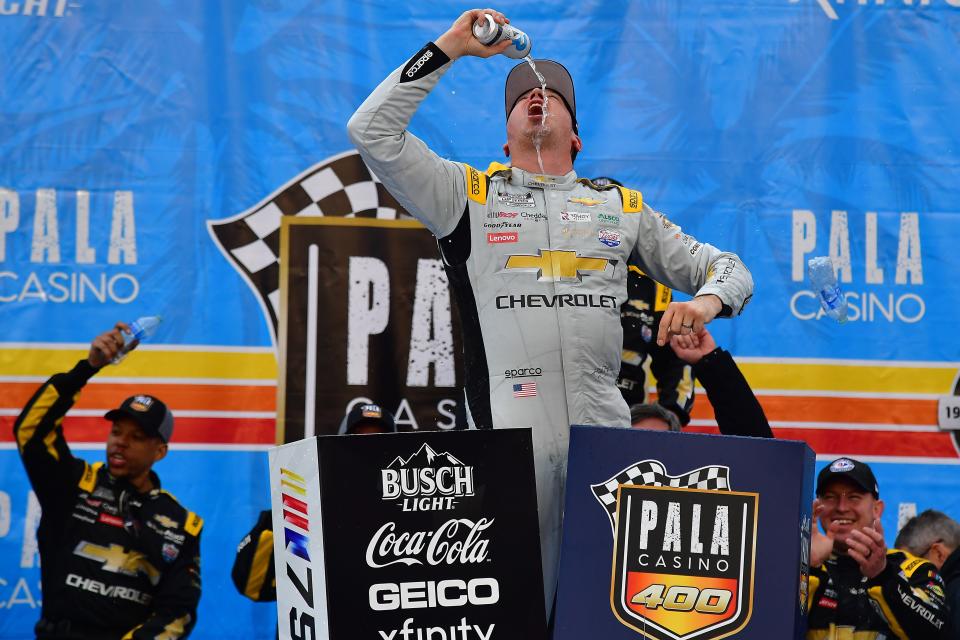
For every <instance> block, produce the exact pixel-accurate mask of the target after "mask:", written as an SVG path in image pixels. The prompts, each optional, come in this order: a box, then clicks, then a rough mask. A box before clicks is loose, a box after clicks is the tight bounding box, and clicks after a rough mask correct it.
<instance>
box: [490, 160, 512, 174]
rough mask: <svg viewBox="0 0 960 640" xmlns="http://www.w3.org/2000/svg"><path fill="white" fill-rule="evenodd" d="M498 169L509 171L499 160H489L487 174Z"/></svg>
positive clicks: (493, 172)
mask: <svg viewBox="0 0 960 640" xmlns="http://www.w3.org/2000/svg"><path fill="white" fill-rule="evenodd" d="M498 171H510V167H508V166H507V165H505V164H502V163H500V162H491V163H490V166H488V167H487V175H488V176H492V175H493V174H495V173H497V172H498Z"/></svg>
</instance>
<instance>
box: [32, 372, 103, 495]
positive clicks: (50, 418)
mask: <svg viewBox="0 0 960 640" xmlns="http://www.w3.org/2000/svg"><path fill="white" fill-rule="evenodd" d="M96 372H97V369H94V368H93V367H92V366H90V364H89V363H88V362H87V361H86V360H81V361H80V362H78V363H77V365H76V366H75V367H74V368H73V369H71V370H70V371H69V372H67V373H58V374H56V375H54V376H53V377H51V378H50V379H49V380H47V381H46V382H45V383H43V385H42V386H41V387H40V388H39V389H37V391H36V393H34V394H33V397H31V398H30V400H29V402H27V405H26V406H25V407H24V408H23V411H21V413H20V416H19V417H18V418H17V420H16V422H14V425H13V437H14V440H15V441H16V443H17V451H18V452H19V453H20V459H21V460H22V461H23V466H24V468H25V469H26V471H27V476H28V477H29V478H30V484H31V485H32V486H33V490H34V492H35V493H36V494H37V499H38V500H39V501H40V504H41V505H49V504H50V502H51V501H52V500H56V499H58V498H59V497H62V496H63V495H64V494H65V493H66V491H67V490H68V489H72V488H73V487H74V486H75V485H76V482H77V479H78V478H79V477H80V474H81V473H82V472H83V469H84V467H85V464H84V463H83V461H82V460H79V459H77V458H74V457H73V454H72V453H71V452H70V447H69V446H68V445H67V440H66V438H65V437H64V436H63V417H64V416H65V415H66V413H67V411H69V410H70V407H72V406H73V404H74V402H75V401H76V399H77V396H78V395H79V393H80V390H81V389H83V387H84V385H86V383H87V381H88V380H89V379H90V378H91V377H92V376H93V375H94V374H95V373H96Z"/></svg>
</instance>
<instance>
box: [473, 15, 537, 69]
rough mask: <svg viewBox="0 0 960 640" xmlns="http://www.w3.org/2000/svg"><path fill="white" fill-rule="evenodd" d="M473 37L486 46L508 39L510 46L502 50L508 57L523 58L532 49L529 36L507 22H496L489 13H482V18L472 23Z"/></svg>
mask: <svg viewBox="0 0 960 640" xmlns="http://www.w3.org/2000/svg"><path fill="white" fill-rule="evenodd" d="M473 37H475V38H476V39H477V40H479V41H480V44H483V45H486V46H488V47H489V46H490V45H492V44H496V43H498V42H501V41H503V40H510V42H511V44H510V46H509V47H507V48H506V50H504V52H503V55H505V56H507V57H508V58H518V59H519V58H525V57H526V56H528V55H530V52H531V51H532V50H533V42H532V41H531V40H530V36H528V35H527V34H525V33H524V32H523V31H520V29H517V28H516V27H511V26H510V25H509V24H498V23H497V21H496V20H494V19H493V16H491V15H490V14H489V13H485V14H483V17H482V18H480V19H479V20H477V21H476V22H474V23H473Z"/></svg>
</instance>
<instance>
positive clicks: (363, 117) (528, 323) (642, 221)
mask: <svg viewBox="0 0 960 640" xmlns="http://www.w3.org/2000/svg"><path fill="white" fill-rule="evenodd" d="M448 63H449V59H448V58H447V56H446V55H445V54H444V53H443V52H442V51H441V50H440V49H439V48H438V47H436V45H434V44H433V43H430V44H428V45H427V46H426V47H424V49H422V50H421V51H420V52H418V53H417V54H416V55H415V56H414V57H413V58H411V59H410V61H409V62H407V64H405V65H404V66H403V67H401V68H399V69H397V70H396V71H394V72H393V73H391V74H390V75H389V76H388V77H387V79H386V80H384V81H383V82H382V83H381V84H380V86H378V87H377V88H376V90H375V91H374V92H373V93H372V94H371V95H370V97H368V98H367V99H366V101H365V102H364V103H363V104H362V105H361V106H360V108H359V109H358V110H357V112H356V113H355V114H354V115H353V117H352V118H351V119H350V122H349V124H348V131H349V134H350V138H351V140H352V141H353V142H354V144H355V145H356V146H357V148H358V149H359V151H360V154H361V155H362V157H363V159H364V160H365V161H366V163H367V165H368V166H369V167H370V169H371V170H372V171H373V172H374V173H375V174H376V175H377V176H378V177H379V179H380V180H382V181H383V183H384V185H385V186H386V187H387V189H388V190H389V191H390V192H391V193H392V194H393V195H394V196H395V197H396V198H397V200H398V201H399V202H400V203H401V204H402V205H403V206H404V207H405V208H406V209H407V211H409V212H410V213H411V214H412V215H414V216H415V217H416V218H418V219H419V220H420V221H421V222H423V224H424V225H426V226H427V228H429V229H430V231H431V232H433V234H434V235H436V237H437V238H438V239H439V241H438V244H439V245H440V252H441V255H442V257H443V261H444V264H445V265H446V267H447V274H448V278H449V279H450V284H451V287H452V289H453V291H454V295H455V297H456V298H457V303H458V307H459V312H460V318H461V324H462V327H463V333H464V336H463V342H464V351H465V354H464V355H465V370H466V384H465V386H466V389H465V395H466V401H467V413H468V420H469V422H470V425H471V426H472V427H476V428H502V427H531V428H532V430H533V443H534V459H535V466H536V478H537V500H538V505H539V516H540V539H541V552H542V555H543V571H544V587H545V592H546V593H545V597H546V603H547V610H548V611H549V610H550V609H551V607H552V602H553V593H554V590H555V588H556V577H557V576H556V571H557V563H558V557H559V545H560V531H561V517H562V510H563V504H562V500H563V483H564V479H565V475H566V461H567V444H568V437H569V427H570V425H571V424H592V425H609V426H621V427H626V426H629V425H630V413H629V411H628V409H627V405H626V403H625V402H624V400H623V398H622V397H621V395H620V391H619V390H618V388H617V386H616V380H617V374H618V373H619V371H620V351H621V346H622V342H623V334H622V329H621V326H620V305H621V304H622V303H623V302H624V300H625V299H626V297H627V284H626V283H627V263H628V262H629V261H631V259H632V262H633V264H637V265H638V266H640V268H642V269H643V271H644V272H646V273H648V274H650V276H651V277H652V278H654V279H656V280H657V281H658V282H663V283H665V284H666V285H668V286H670V287H672V288H674V289H677V290H680V291H685V292H687V293H691V294H694V293H695V294H697V295H703V294H716V295H717V296H718V297H719V298H720V299H721V301H722V302H723V311H722V313H721V315H727V316H729V315H733V314H739V313H740V311H741V310H742V308H743V306H744V304H746V302H747V300H748V299H749V297H750V295H751V293H752V290H753V281H752V278H751V277H750V273H749V271H748V270H747V269H746V267H744V265H743V263H742V262H741V261H740V259H739V258H738V257H737V256H736V255H734V254H732V253H725V252H721V251H719V250H717V249H716V248H714V247H712V246H710V245H708V244H703V243H701V242H698V241H697V240H696V239H694V238H692V237H690V236H688V235H686V234H684V233H683V232H682V231H681V230H680V228H679V227H677V226H676V225H674V224H673V223H671V222H670V221H669V220H667V219H666V218H665V217H664V216H662V215H661V214H658V213H656V212H655V211H654V210H653V209H651V208H650V207H649V206H648V205H647V204H645V203H644V202H643V199H642V196H641V194H640V193H639V192H637V191H633V190H630V189H625V188H623V187H616V186H610V187H609V188H599V187H596V186H594V185H593V184H592V183H591V182H589V181H587V180H583V179H578V178H577V176H576V173H574V172H572V171H571V172H570V173H568V174H567V175H564V176H544V175H537V174H533V173H529V172H526V171H522V170H520V169H516V168H514V169H511V168H509V167H505V166H503V165H497V164H493V165H491V167H490V168H489V169H488V170H487V172H486V173H482V172H480V171H478V170H476V169H474V168H473V167H470V166H468V165H464V164H460V163H457V162H452V161H449V160H446V159H443V158H441V157H439V156H438V155H436V154H435V153H434V152H432V151H431V150H430V149H429V148H428V147H427V146H426V145H425V144H424V143H423V141H421V140H420V139H419V138H417V137H416V136H414V135H413V134H411V133H410V132H409V131H407V126H408V123H409V121H410V118H411V117H412V116H413V114H414V112H415V111H416V110H417V107H418V106H419V104H420V102H421V101H422V100H423V99H424V98H425V97H426V95H427V94H428V93H429V92H430V91H431V90H432V89H433V87H434V86H435V85H436V84H437V81H438V80H439V79H440V76H441V75H443V73H444V72H445V71H446V70H447V68H449V66H450V65H449V64H448Z"/></svg>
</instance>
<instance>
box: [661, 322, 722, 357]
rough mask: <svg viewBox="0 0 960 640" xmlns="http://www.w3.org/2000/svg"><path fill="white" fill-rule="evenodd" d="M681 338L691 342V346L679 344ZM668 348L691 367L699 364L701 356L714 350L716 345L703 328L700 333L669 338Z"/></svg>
mask: <svg viewBox="0 0 960 640" xmlns="http://www.w3.org/2000/svg"><path fill="white" fill-rule="evenodd" d="M681 338H689V339H690V341H691V342H693V346H691V347H685V346H683V344H681V342H680V339H681ZM670 346H671V347H672V348H673V352H674V353H675V354H677V357H678V358H680V359H681V360H683V361H684V362H686V363H687V364H691V365H693V364H697V363H698V362H700V360H701V359H702V358H703V356H705V355H707V354H708V353H710V352H711V351H713V350H714V349H716V348H717V343H716V342H714V340H713V336H712V335H710V332H709V331H707V330H706V328H704V329H701V330H700V333H691V334H690V335H689V336H671V337H670Z"/></svg>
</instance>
